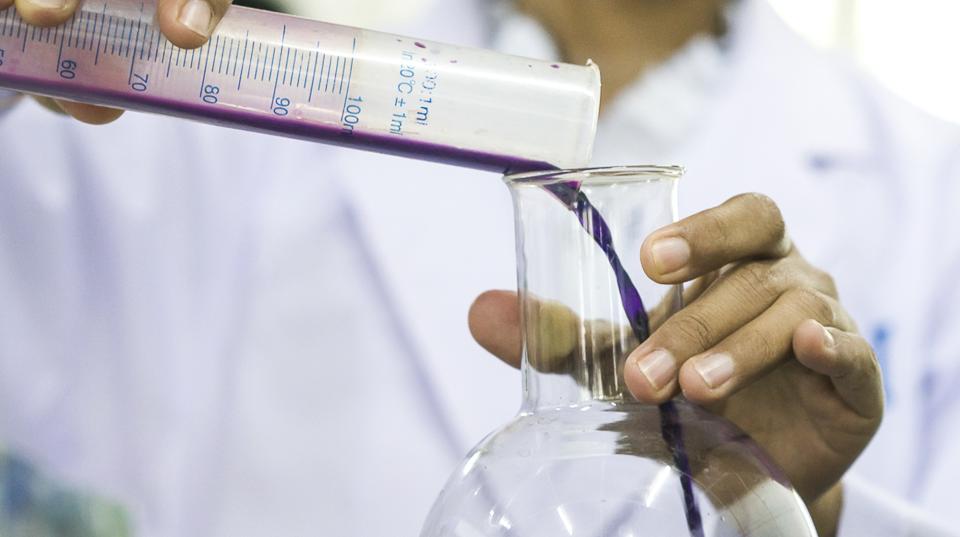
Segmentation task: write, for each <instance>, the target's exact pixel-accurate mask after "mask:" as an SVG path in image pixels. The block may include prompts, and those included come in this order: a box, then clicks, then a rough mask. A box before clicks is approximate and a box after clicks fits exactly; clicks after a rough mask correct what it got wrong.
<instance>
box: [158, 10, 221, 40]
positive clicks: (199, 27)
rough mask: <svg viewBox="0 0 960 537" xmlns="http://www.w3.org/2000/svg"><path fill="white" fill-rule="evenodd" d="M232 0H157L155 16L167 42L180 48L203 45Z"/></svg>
mask: <svg viewBox="0 0 960 537" xmlns="http://www.w3.org/2000/svg"><path fill="white" fill-rule="evenodd" d="M231 3H232V0H160V5H159V6H158V7H157V19H158V20H159V22H160V29H161V30H162V31H163V34H164V35H166V36H167V39H169V40H170V42H171V43H173V44H174V45H176V46H178V47H180V48H188V49H189V48H197V47H201V46H203V45H204V43H206V42H207V40H209V39H210V36H211V35H212V34H213V31H214V29H216V27H217V25H218V24H220V20H221V19H223V16H224V15H226V13H227V10H228V9H229V8H230V4H231Z"/></svg>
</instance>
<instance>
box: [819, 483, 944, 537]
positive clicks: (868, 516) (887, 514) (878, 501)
mask: <svg viewBox="0 0 960 537" xmlns="http://www.w3.org/2000/svg"><path fill="white" fill-rule="evenodd" d="M843 492H844V494H843V496H844V498H843V513H842V515H841V517H840V529H839V531H838V532H837V537H866V536H870V537H956V536H957V534H956V533H951V531H950V530H948V529H947V528H946V527H943V526H940V525H938V524H937V523H936V522H933V521H931V520H930V517H929V515H927V514H926V513H924V512H922V511H921V510H920V509H918V508H917V507H915V506H913V505H910V504H908V503H906V502H904V501H903V500H900V499H899V498H896V497H893V496H889V495H887V494H885V493H884V492H882V491H881V490H880V489H879V488H877V487H876V486H873V485H871V484H870V483H867V482H865V481H861V480H860V479H858V478H856V477H849V478H847V479H846V480H845V481H844V491H843Z"/></svg>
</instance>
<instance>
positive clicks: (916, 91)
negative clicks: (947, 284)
mask: <svg viewBox="0 0 960 537" xmlns="http://www.w3.org/2000/svg"><path fill="white" fill-rule="evenodd" d="M277 1H278V3H280V4H283V5H284V7H285V8H286V9H288V10H289V11H291V12H294V13H298V14H301V15H305V16H312V17H316V18H323V19H326V20H330V21H331V22H340V23H342V24H350V25H355V26H365V27H371V28H377V27H383V26H393V25H395V24H404V23H409V22H411V19H415V18H416V17H418V16H420V15H421V14H422V9H423V8H424V6H425V4H426V2H425V1H424V0H363V1H361V2H334V1H317V0H277ZM767 1H769V2H770V3H771V4H773V6H774V8H776V10H777V11H778V12H779V13H780V14H781V15H782V16H783V18H784V19H786V20H787V22H788V23H790V25H791V26H793V27H794V28H795V29H796V30H797V31H798V32H799V33H801V34H802V35H804V36H805V37H806V38H808V39H809V40H810V41H812V42H814V43H816V44H817V45H818V46H821V47H828V48H836V49H839V50H841V51H842V52H843V53H845V54H848V55H849V56H850V57H852V58H853V59H855V60H856V61H857V62H858V63H859V64H860V65H862V66H863V67H864V68H865V69H866V70H867V71H868V72H870V73H871V74H872V75H873V76H875V77H876V78H878V79H879V80H881V81H882V82H883V83H884V84H886V85H887V86H888V87H890V88H891V89H892V90H893V91H894V92H896V93H897V94H899V95H901V96H902V97H904V98H906V99H907V100H909V101H911V102H913V103H914V104H916V105H917V106H919V107H921V108H923V109H925V110H927V111H928V112H930V113H932V114H934V115H937V116H939V117H942V118H945V119H949V120H951V121H955V122H958V123H960V98H958V96H960V68H958V60H957V55H958V53H960V31H957V30H956V24H957V21H958V20H960V0H767Z"/></svg>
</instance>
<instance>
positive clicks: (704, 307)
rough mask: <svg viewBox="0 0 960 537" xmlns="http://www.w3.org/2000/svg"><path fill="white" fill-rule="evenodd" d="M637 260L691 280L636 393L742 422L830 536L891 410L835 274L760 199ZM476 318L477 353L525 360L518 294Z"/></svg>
mask: <svg viewBox="0 0 960 537" xmlns="http://www.w3.org/2000/svg"><path fill="white" fill-rule="evenodd" d="M640 256H641V261H642V263H643V267H644V271H645V272H646V273H647V275H648V276H649V277H650V278H651V279H653V280H655V281H657V282H660V283H664V284H680V283H685V282H693V283H692V285H690V287H689V288H688V289H687V292H686V293H685V298H686V300H685V302H686V304H687V305H686V307H684V308H683V309H681V310H680V311H679V312H678V313H676V314H674V315H673V316H672V317H670V318H669V319H667V320H666V321H665V322H663V324H662V325H661V326H659V328H658V329H657V330H656V331H655V332H654V333H653V334H652V335H651V336H650V338H649V339H648V340H647V341H645V342H643V343H642V344H641V345H640V346H639V347H638V348H637V349H636V350H634V351H633V352H632V353H631V354H630V357H629V358H628V359H627V361H626V363H625V365H624V371H623V375H624V378H625V381H626V384H627V386H628V387H629V389H630V391H631V393H632V394H633V395H634V397H636V398H637V399H638V400H639V401H641V402H645V403H651V404H655V403H661V402H664V401H666V400H668V399H670V398H672V397H675V396H677V395H679V394H683V395H684V396H685V397H686V398H687V399H688V400H690V401H691V402H693V403H697V404H699V405H701V406H703V407H705V408H707V409H709V410H711V411H713V412H714V413H716V414H719V415H721V416H724V417H726V418H727V419H729V420H731V421H732V422H734V423H735V424H736V425H738V426H739V427H740V428H741V429H743V430H744V431H746V432H747V433H748V434H749V435H750V436H751V437H753V439H754V440H755V441H756V442H757V443H758V444H760V445H761V446H762V447H763V448H764V449H765V450H766V451H767V453H769V454H770V456H771V457H773V459H774V460H776V461H777V462H778V463H779V465H780V466H781V467H782V468H783V470H784V471H785V472H786V474H787V475H788V476H789V477H790V479H791V481H792V482H793V484H794V486H795V487H796V489H797V491H798V493H799V494H800V496H801V497H802V498H803V499H804V501H805V502H806V504H807V507H808V508H809V510H810V513H811V516H812V518H813V520H814V523H815V525H816V526H817V530H818V532H819V533H820V535H822V536H824V537H829V536H832V535H835V534H836V530H837V525H838V523H839V518H840V512H841V508H842V501H843V494H842V485H841V483H842V478H843V475H844V474H845V473H846V471H847V469H848V468H849V467H850V465H851V464H853V462H854V461H855V460H856V459H857V457H858V456H859V455H860V454H861V453H862V451H863V450H864V449H865V448H866V446H867V444H868V443H869V441H870V440H871V438H873V436H874V434H875V433H876V431H877V429H878V428H879V426H880V422H881V419H882V416H883V407H884V402H883V387H882V379H881V373H880V368H879V365H878V363H877V360H876V357H875V355H874V352H873V350H872V348H871V347H870V344H869V343H868V342H867V341H866V340H865V339H864V338H863V337H861V336H860V335H859V334H858V332H857V328H856V326H855V324H854V322H853V320H852V319H851V318H850V316H849V315H848V314H847V313H846V311H844V309H843V307H842V306H841V305H840V302H839V300H838V295H837V290H836V287H835V285H834V282H833V279H832V278H831V277H830V276H829V275H828V274H826V273H824V272H822V271H820V270H819V269H817V268H815V267H813V266H812V265H810V264H809V263H808V262H807V261H806V260H804V259H803V257H802V256H801V255H800V253H799V251H798V250H797V248H796V247H795V246H794V244H793V243H792V241H791V240H790V238H789V236H788V235H787V233H786V226H785V224H784V221H783V217H782V215H781V212H780V210H779V208H778V207H777V205H776V204H775V203H774V202H773V201H772V200H770V199H769V198H767V197H765V196H762V195H759V194H745V195H741V196H737V197H735V198H732V199H730V200H729V201H727V202H726V203H724V204H723V205H720V206H718V207H715V208H712V209H709V210H707V211H704V212H702V213H699V214H696V215H693V216H691V217H689V218H686V219H684V220H682V221H680V222H677V223H675V224H672V225H670V226H667V227H665V228H663V229H660V230H658V231H656V232H655V233H653V234H652V235H651V236H650V237H649V238H647V240H646V241H645V242H644V244H643V247H642V248H641V252H640ZM469 321H470V329H471V332H472V333H473V335H474V338H475V339H476V340H477V341H478V342H479V343H480V345H482V346H483V347H484V348H486V349H487V350H489V351H490V352H491V353H493V354H494V355H496V356H498V357H499V358H501V359H502V360H504V361H505V362H507V363H509V364H511V365H513V366H515V367H518V366H519V365H520V360H521V341H522V340H521V335H520V313H519V311H518V300H517V296H516V294H515V293H510V292H505V291H491V292H487V293H484V294H483V295H481V296H480V297H479V298H478V299H477V300H476V302H475V303H474V305H473V307H472V308H471V310H470V318H469Z"/></svg>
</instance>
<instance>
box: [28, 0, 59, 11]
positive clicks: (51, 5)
mask: <svg viewBox="0 0 960 537" xmlns="http://www.w3.org/2000/svg"><path fill="white" fill-rule="evenodd" d="M29 1H30V3H31V4H33V5H34V6H35V7H39V8H43V9H63V8H65V7H67V0H29Z"/></svg>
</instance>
